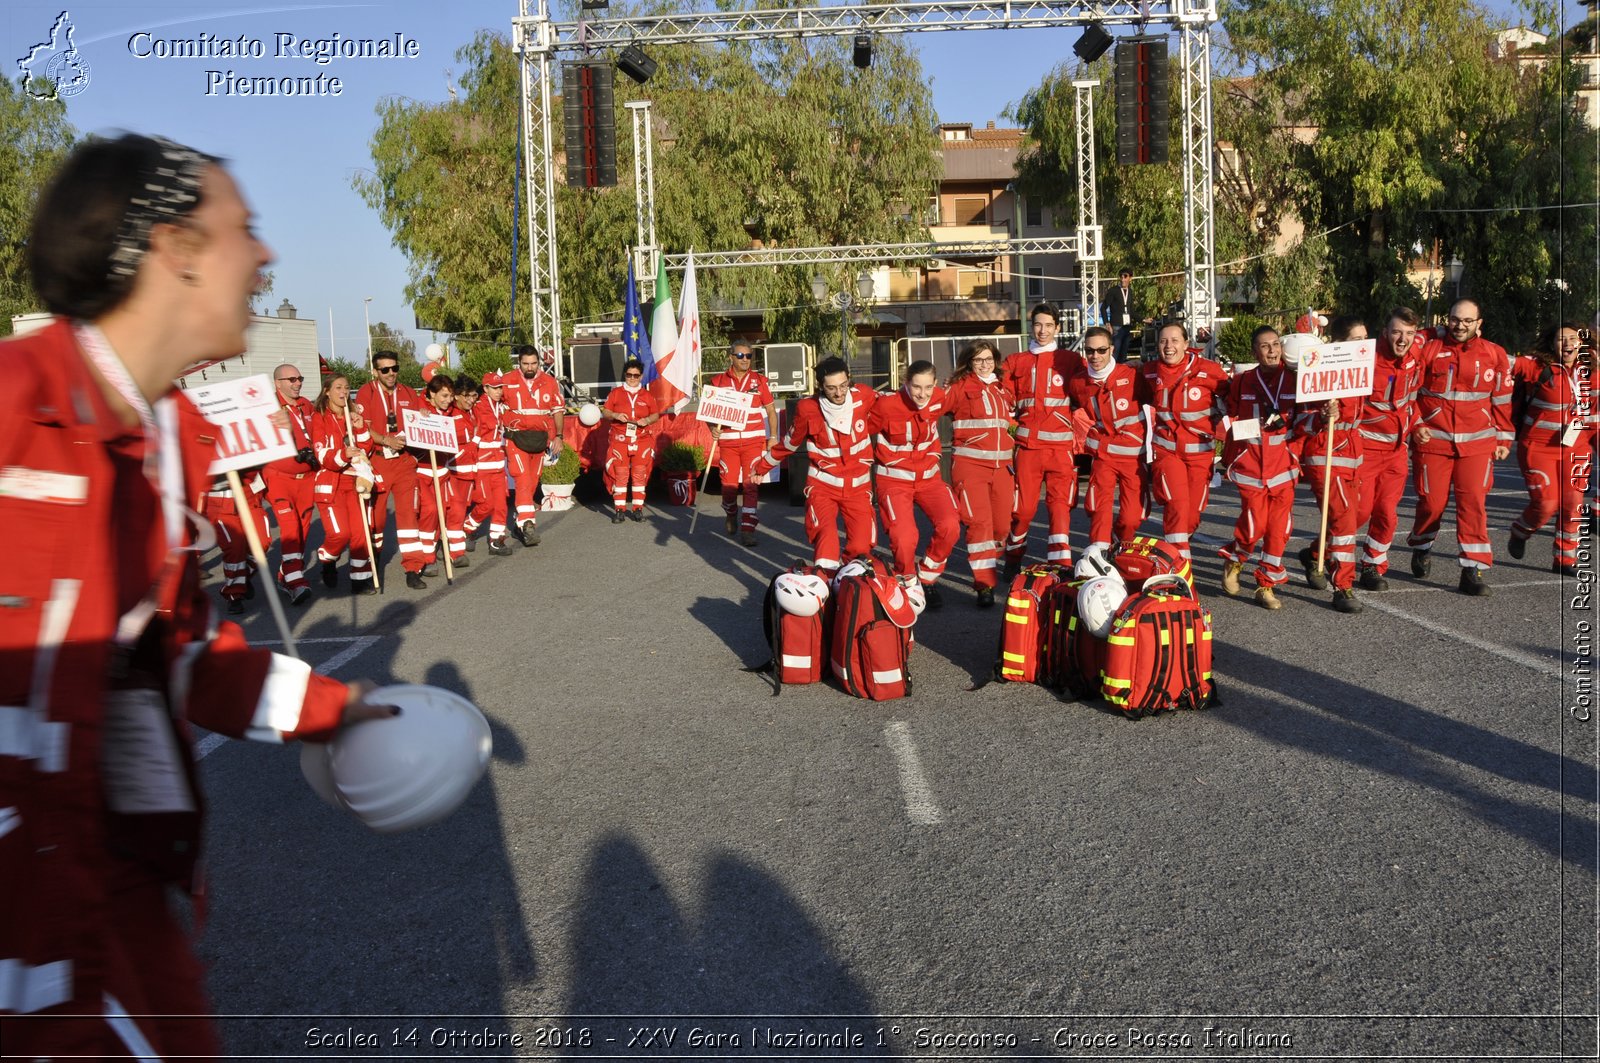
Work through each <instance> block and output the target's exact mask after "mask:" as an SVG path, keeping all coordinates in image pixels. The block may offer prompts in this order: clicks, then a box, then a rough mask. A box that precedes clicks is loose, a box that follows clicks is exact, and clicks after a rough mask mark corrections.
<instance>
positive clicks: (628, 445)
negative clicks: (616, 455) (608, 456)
mask: <svg viewBox="0 0 1600 1063" xmlns="http://www.w3.org/2000/svg"><path fill="white" fill-rule="evenodd" d="M606 409H608V410H610V411H611V412H612V413H620V414H622V415H623V416H624V417H629V418H632V419H633V420H635V421H642V420H644V419H645V418H646V417H650V416H653V415H654V414H658V413H660V412H661V404H660V403H658V402H656V400H655V396H654V395H651V394H650V392H649V391H648V390H647V389H645V388H640V389H639V390H638V391H635V392H634V393H633V394H631V395H630V394H628V389H627V388H612V389H611V394H609V395H607V396H606ZM607 423H608V424H610V426H611V435H610V443H611V447H612V449H614V450H624V451H626V450H637V449H639V447H640V446H641V445H644V446H649V445H650V442H651V440H653V439H655V437H656V433H657V432H658V431H660V428H659V427H658V426H659V425H660V424H661V422H660V421H657V422H656V423H655V424H652V425H649V426H648V427H645V428H635V427H634V426H633V425H630V424H623V423H622V422H621V421H608V422H607Z"/></svg>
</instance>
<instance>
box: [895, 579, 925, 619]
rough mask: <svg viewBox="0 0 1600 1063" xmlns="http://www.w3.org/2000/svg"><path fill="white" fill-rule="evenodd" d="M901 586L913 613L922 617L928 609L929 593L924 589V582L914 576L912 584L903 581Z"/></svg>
mask: <svg viewBox="0 0 1600 1063" xmlns="http://www.w3.org/2000/svg"><path fill="white" fill-rule="evenodd" d="M900 586H901V587H902V588H903V589H904V591H905V595H906V601H908V602H910V603H911V612H912V613H913V614H914V615H916V616H921V615H922V611H923V610H924V609H926V608H927V607H928V592H927V591H925V590H923V589H922V581H921V580H919V579H917V578H916V577H915V576H913V577H911V580H910V582H904V581H902V582H901V584H900Z"/></svg>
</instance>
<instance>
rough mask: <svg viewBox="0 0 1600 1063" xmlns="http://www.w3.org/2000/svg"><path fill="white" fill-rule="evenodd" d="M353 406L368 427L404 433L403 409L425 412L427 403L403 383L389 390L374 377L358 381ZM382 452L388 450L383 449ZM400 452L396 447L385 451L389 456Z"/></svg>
mask: <svg viewBox="0 0 1600 1063" xmlns="http://www.w3.org/2000/svg"><path fill="white" fill-rule="evenodd" d="M356 409H358V410H360V411H361V416H363V417H365V418H366V419H367V424H368V426H369V427H370V429H371V430H372V431H374V432H380V433H382V434H383V435H386V436H389V435H395V436H398V435H404V434H405V430H406V411H407V410H415V411H417V412H419V413H426V412H427V409H428V407H427V404H426V403H425V402H423V401H422V396H421V395H418V394H417V393H416V392H415V391H413V390H411V389H410V388H408V387H406V385H404V384H396V385H395V386H394V393H393V394H390V392H389V391H388V389H386V388H385V387H384V386H383V385H382V384H380V383H378V382H377V381H376V380H369V381H367V382H366V383H365V384H362V385H361V390H360V391H358V392H356ZM391 418H393V420H391ZM384 452H385V453H389V452H388V451H387V450H385V451H384ZM400 453H401V452H400V451H399V450H396V451H395V452H394V453H392V454H389V457H395V456H397V455H398V454H400Z"/></svg>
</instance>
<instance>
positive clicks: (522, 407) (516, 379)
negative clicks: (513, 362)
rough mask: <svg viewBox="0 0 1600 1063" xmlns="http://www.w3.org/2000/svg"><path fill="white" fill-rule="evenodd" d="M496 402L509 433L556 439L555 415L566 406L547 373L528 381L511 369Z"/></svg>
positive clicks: (541, 373) (518, 370) (557, 388)
mask: <svg viewBox="0 0 1600 1063" xmlns="http://www.w3.org/2000/svg"><path fill="white" fill-rule="evenodd" d="M617 390H619V391H620V390H621V389H620V388H619V389H617ZM500 402H501V405H502V406H503V407H504V409H503V411H502V413H501V420H502V421H503V422H504V424H505V426H506V428H507V429H508V430H509V431H513V432H523V431H537V430H542V431H545V432H548V433H549V435H550V438H551V439H555V438H556V422H555V414H556V412H557V411H558V410H564V409H566V405H565V404H564V403H563V402H562V401H561V385H559V384H557V383H556V378H555V377H553V376H551V375H550V374H549V373H546V372H545V371H544V370H542V369H541V370H539V371H538V372H537V373H535V374H533V379H531V380H530V379H528V378H527V377H524V376H523V375H522V370H520V369H513V370H512V371H511V372H510V373H508V374H506V383H505V390H504V391H503V392H501V394H500Z"/></svg>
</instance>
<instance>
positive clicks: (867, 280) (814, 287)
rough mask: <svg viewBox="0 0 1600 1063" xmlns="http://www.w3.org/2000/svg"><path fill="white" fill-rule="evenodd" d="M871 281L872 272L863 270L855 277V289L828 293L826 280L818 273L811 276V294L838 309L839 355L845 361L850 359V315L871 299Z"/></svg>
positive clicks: (819, 300)
mask: <svg viewBox="0 0 1600 1063" xmlns="http://www.w3.org/2000/svg"><path fill="white" fill-rule="evenodd" d="M872 291H873V282H872V274H870V273H867V272H865V271H863V272H862V273H861V274H859V275H858V276H857V277H856V290H855V291H853V292H852V291H850V290H848V289H842V290H840V291H837V292H832V293H830V292H829V291H828V281H827V278H826V277H823V276H822V275H821V274H820V273H819V274H817V275H815V276H813V277H812V278H811V294H812V295H813V296H814V297H815V298H816V300H817V302H818V303H820V304H822V305H824V306H828V305H830V304H831V305H832V306H833V308H834V309H836V310H838V311H839V356H840V357H841V358H843V359H844V360H845V361H846V362H848V361H849V360H850V354H849V350H850V315H851V314H852V313H854V312H856V311H857V310H864V309H866V307H867V304H868V303H870V302H871V301H872Z"/></svg>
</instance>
